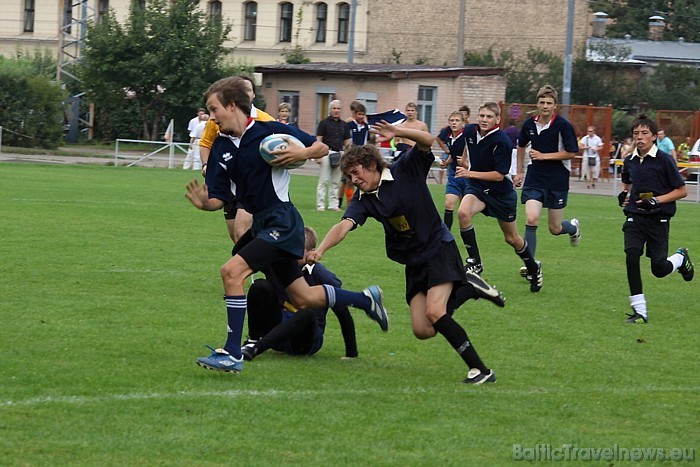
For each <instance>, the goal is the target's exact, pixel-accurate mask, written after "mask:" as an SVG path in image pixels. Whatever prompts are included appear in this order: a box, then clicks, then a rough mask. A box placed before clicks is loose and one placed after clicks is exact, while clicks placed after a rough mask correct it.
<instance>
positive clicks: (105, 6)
mask: <svg viewBox="0 0 700 467" xmlns="http://www.w3.org/2000/svg"><path fill="white" fill-rule="evenodd" d="M107 13H109V0H99V1H98V2H97V21H100V22H101V21H103V20H104V18H106V17H107Z"/></svg>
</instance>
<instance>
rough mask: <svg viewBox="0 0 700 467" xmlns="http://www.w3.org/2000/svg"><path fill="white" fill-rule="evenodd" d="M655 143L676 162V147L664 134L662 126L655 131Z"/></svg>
mask: <svg viewBox="0 0 700 467" xmlns="http://www.w3.org/2000/svg"><path fill="white" fill-rule="evenodd" d="M656 145H657V146H658V147H659V149H660V150H662V151H663V152H665V153H666V154H670V155H671V157H673V160H674V161H676V162H678V154H676V147H675V146H674V145H673V141H672V140H671V138H669V137H668V136H666V131H665V130H664V129H663V128H659V131H658V132H657V133H656Z"/></svg>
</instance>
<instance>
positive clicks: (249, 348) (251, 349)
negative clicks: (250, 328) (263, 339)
mask: <svg viewBox="0 0 700 467" xmlns="http://www.w3.org/2000/svg"><path fill="white" fill-rule="evenodd" d="M241 353H242V354H243V360H245V361H247V362H249V361H251V360H253V359H254V358H255V357H257V355H258V349H257V348H256V347H255V343H251V344H245V345H243V346H241Z"/></svg>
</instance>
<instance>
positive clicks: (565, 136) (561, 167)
mask: <svg viewBox="0 0 700 467" xmlns="http://www.w3.org/2000/svg"><path fill="white" fill-rule="evenodd" d="M536 118H537V117H532V118H528V119H527V120H525V123H523V127H522V128H521V129H520V136H519V137H518V146H520V147H521V148H524V147H526V146H527V145H528V143H532V149H535V150H537V151H540V152H543V153H549V152H559V151H566V152H573V153H576V152H578V140H577V139H576V132H575V131H574V127H573V126H571V123H569V121H568V120H566V119H565V118H563V117H560V116H558V115H555V116H554V117H553V118H552V120H551V121H550V122H549V124H548V125H547V126H545V128H544V129H542V131H540V132H538V131H537V123H536ZM570 172H571V161H570V160H565V161H532V163H531V164H530V165H529V166H528V169H527V174H526V175H525V182H524V183H523V187H524V188H527V187H532V188H545V189H548V190H553V191H568V190H569V174H570Z"/></svg>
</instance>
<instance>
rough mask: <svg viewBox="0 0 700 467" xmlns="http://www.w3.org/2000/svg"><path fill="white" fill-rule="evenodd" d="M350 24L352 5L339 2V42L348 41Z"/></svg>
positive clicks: (345, 42) (344, 42)
mask: <svg viewBox="0 0 700 467" xmlns="http://www.w3.org/2000/svg"><path fill="white" fill-rule="evenodd" d="M349 24H350V5H348V4H347V3H340V4H338V43H339V44H347V43H348V29H349Z"/></svg>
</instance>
